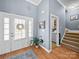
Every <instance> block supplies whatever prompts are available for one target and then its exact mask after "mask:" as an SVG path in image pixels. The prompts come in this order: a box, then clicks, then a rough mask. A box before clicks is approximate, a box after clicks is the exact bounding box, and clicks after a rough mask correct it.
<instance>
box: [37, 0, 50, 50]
mask: <svg viewBox="0 0 79 59" xmlns="http://www.w3.org/2000/svg"><path fill="white" fill-rule="evenodd" d="M42 11H45V13H43V14H42V13H41V12H42ZM41 21H45V27H46V28H45V29H39V28H38V36H39V37H40V36H42V39H43V40H44V43H43V47H45V48H46V49H48V50H49V49H50V43H49V0H43V1H42V2H41V4H40V5H39V6H38V22H39V23H40V22H41ZM38 27H39V25H38Z"/></svg>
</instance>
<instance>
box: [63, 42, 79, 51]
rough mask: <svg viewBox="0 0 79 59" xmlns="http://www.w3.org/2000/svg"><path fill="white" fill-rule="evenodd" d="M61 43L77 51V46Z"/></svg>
mask: <svg viewBox="0 0 79 59" xmlns="http://www.w3.org/2000/svg"><path fill="white" fill-rule="evenodd" d="M62 44H63V45H66V46H67V47H69V48H71V49H72V50H74V51H76V52H79V47H76V46H73V45H70V44H66V43H62Z"/></svg>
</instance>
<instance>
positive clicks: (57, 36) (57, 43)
mask: <svg viewBox="0 0 79 59" xmlns="http://www.w3.org/2000/svg"><path fill="white" fill-rule="evenodd" d="M52 16H55V17H56V18H57V32H52V30H51V17H52ZM52 33H57V35H56V38H57V40H56V45H57V46H60V45H59V17H58V16H56V15H53V14H50V47H51V51H52Z"/></svg>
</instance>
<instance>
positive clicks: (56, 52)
mask: <svg viewBox="0 0 79 59" xmlns="http://www.w3.org/2000/svg"><path fill="white" fill-rule="evenodd" d="M29 49H33V50H34V52H35V54H36V55H37V57H38V59H79V53H77V52H74V51H72V50H70V49H68V48H66V47H64V46H63V45H62V46H61V47H56V48H54V49H53V51H52V52H51V53H49V54H48V53H47V52H46V51H45V50H43V49H42V48H39V49H38V48H34V47H28V48H23V49H20V50H17V51H14V52H10V53H7V54H4V55H1V56H0V59H6V58H8V57H10V56H13V55H16V54H22V53H23V52H25V51H27V50H29Z"/></svg>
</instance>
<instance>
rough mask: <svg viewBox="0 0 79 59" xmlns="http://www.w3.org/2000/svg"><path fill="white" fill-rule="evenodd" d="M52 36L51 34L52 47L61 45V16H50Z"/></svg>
mask: <svg viewBox="0 0 79 59" xmlns="http://www.w3.org/2000/svg"><path fill="white" fill-rule="evenodd" d="M50 36H51V47H52V48H51V49H54V48H56V47H58V46H59V17H58V16H56V15H51V18H50Z"/></svg>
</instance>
